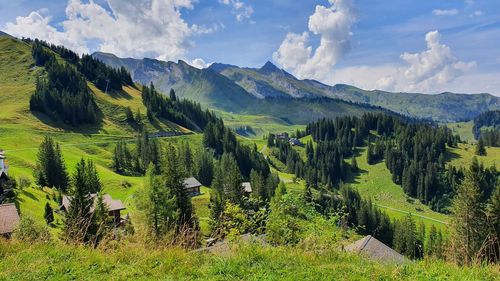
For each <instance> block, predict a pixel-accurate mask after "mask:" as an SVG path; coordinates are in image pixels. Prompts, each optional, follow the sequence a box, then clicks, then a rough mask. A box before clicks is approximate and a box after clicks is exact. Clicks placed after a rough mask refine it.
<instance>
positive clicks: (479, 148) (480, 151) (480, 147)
mask: <svg viewBox="0 0 500 281" xmlns="http://www.w3.org/2000/svg"><path fill="white" fill-rule="evenodd" d="M476 155H479V156H486V148H485V147H484V140H483V138H482V137H480V138H479V140H478V142H477V144H476Z"/></svg>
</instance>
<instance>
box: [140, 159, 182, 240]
mask: <svg viewBox="0 0 500 281" xmlns="http://www.w3.org/2000/svg"><path fill="white" fill-rule="evenodd" d="M176 201H177V200H176V197H175V195H174V194H173V193H172V192H171V189H168V188H165V187H164V186H163V185H162V183H161V181H160V178H159V177H158V176H156V175H155V167H154V165H153V164H150V165H149V167H148V169H147V172H146V177H145V184H144V189H143V190H142V191H140V192H139V196H138V199H137V201H136V204H137V208H138V209H139V210H140V211H142V212H144V214H145V215H146V222H147V225H148V227H149V229H150V233H151V234H152V235H153V237H155V238H156V239H160V238H161V237H163V236H164V235H165V234H167V233H168V232H169V231H172V230H174V229H175V227H176V225H177V222H178V216H179V214H178V211H177V203H176Z"/></svg>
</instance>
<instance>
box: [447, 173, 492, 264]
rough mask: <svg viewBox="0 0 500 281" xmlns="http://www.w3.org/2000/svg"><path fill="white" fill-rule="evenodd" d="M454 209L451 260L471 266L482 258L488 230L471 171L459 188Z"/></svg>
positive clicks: (476, 183) (454, 199) (478, 191)
mask: <svg viewBox="0 0 500 281" xmlns="http://www.w3.org/2000/svg"><path fill="white" fill-rule="evenodd" d="M452 209H453V216H452V223H451V230H452V231H451V237H450V241H451V242H452V247H453V253H454V254H453V256H452V257H451V258H453V259H454V260H455V261H456V262H458V263H460V264H470V263H472V262H473V261H475V260H476V259H478V258H480V255H481V253H480V252H479V251H480V249H481V246H482V245H483V243H484V242H485V241H484V239H485V229H486V218H485V213H484V207H483V204H482V203H481V191H480V188H479V185H478V182H477V181H476V180H475V179H474V176H473V174H472V172H471V171H468V172H467V174H466V176H465V179H464V181H463V182H462V184H461V185H460V186H459V187H458V190H457V194H456V195H455V197H454V198H453V206H452Z"/></svg>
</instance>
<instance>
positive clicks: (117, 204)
mask: <svg viewBox="0 0 500 281" xmlns="http://www.w3.org/2000/svg"><path fill="white" fill-rule="evenodd" d="M90 197H91V198H92V199H93V200H94V203H95V201H96V200H97V194H96V193H92V194H90ZM102 201H103V202H104V204H105V205H106V208H107V209H108V211H110V212H111V211H120V210H125V209H126V208H125V205H123V203H122V201H121V200H119V199H117V200H115V199H113V198H112V197H111V196H110V195H109V194H104V195H103V196H102ZM62 205H63V206H64V208H65V209H66V210H68V208H69V205H71V196H66V195H64V196H63V200H62Z"/></svg>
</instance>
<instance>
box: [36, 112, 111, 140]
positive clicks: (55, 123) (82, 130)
mask: <svg viewBox="0 0 500 281" xmlns="http://www.w3.org/2000/svg"><path fill="white" fill-rule="evenodd" d="M31 113H32V114H33V116H35V117H36V118H37V119H38V120H40V122H42V123H43V124H45V125H47V126H49V127H53V128H59V129H63V130H64V131H66V132H70V133H79V134H83V135H91V134H96V133H99V132H102V131H103V121H102V120H103V117H104V114H103V113H102V112H101V111H100V110H99V112H98V113H97V119H98V121H97V123H96V124H93V125H90V124H84V125H81V126H78V127H76V126H71V125H69V124H67V123H65V122H63V121H61V120H54V119H53V118H51V117H49V116H47V115H46V114H45V113H42V112H39V111H31Z"/></svg>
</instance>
